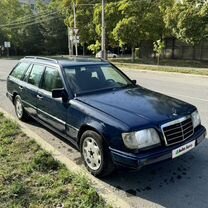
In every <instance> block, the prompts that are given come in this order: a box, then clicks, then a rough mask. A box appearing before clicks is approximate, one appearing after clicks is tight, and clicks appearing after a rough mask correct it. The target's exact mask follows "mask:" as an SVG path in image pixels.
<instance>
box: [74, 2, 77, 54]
mask: <svg viewBox="0 0 208 208" xmlns="http://www.w3.org/2000/svg"><path fill="white" fill-rule="evenodd" d="M73 11H74V29H77V20H76V4H75V3H73ZM75 51H76V56H78V47H77V34H76V33H75Z"/></svg>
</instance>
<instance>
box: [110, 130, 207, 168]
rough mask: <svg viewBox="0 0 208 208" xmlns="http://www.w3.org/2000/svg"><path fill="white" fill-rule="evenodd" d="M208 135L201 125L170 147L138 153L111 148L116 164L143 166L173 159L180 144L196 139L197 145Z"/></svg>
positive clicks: (129, 166) (130, 166)
mask: <svg viewBox="0 0 208 208" xmlns="http://www.w3.org/2000/svg"><path fill="white" fill-rule="evenodd" d="M205 136H206V129H205V128H204V127H203V126H200V128H199V129H197V131H196V132H195V133H194V135H193V136H192V137H190V138H189V139H187V140H185V141H184V142H181V143H179V144H176V145H172V146H169V147H166V146H161V147H159V148H155V149H151V150H148V151H143V152H139V153H136V154H133V153H127V152H122V151H119V150H116V149H113V148H110V151H111V155H112V159H113V162H114V163H115V164H116V165H120V166H124V167H128V168H134V169H137V168H141V167H143V166H146V165H150V164H153V163H157V162H160V161H163V160H168V159H172V151H173V150H174V149H176V148H178V147H180V146H183V145H185V144H187V143H189V142H192V141H194V140H195V141H196V146H197V145H198V144H199V143H201V142H202V141H203V140H204V139H205Z"/></svg>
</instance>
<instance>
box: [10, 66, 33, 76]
mask: <svg viewBox="0 0 208 208" xmlns="http://www.w3.org/2000/svg"><path fill="white" fill-rule="evenodd" d="M29 65H30V64H29V63H23V62H21V63H19V64H18V65H17V66H16V67H15V68H14V70H13V71H12V73H11V74H10V75H11V76H13V77H15V78H17V79H21V78H22V77H23V75H24V73H25V72H26V70H27V68H28V67H29Z"/></svg>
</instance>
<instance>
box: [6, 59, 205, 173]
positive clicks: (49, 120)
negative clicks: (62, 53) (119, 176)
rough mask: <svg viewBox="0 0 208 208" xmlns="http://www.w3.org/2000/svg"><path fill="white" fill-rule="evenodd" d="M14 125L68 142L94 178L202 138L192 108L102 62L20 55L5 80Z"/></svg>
mask: <svg viewBox="0 0 208 208" xmlns="http://www.w3.org/2000/svg"><path fill="white" fill-rule="evenodd" d="M7 96H8V97H9V98H10V99H11V101H12V102H13V104H14V106H15V110H16V115H17V117H18V118H19V119H20V120H26V119H27V118H28V117H32V118H34V119H35V120H37V121H38V122H40V123H41V124H43V125H45V126H46V127H47V128H50V129H52V130H53V131H55V132H56V133H58V134H60V135H61V136H63V137H65V138H67V139H68V140H70V141H71V142H72V143H73V144H74V145H76V147H77V148H78V149H79V150H80V152H81V155H82V158H83V161H84V163H85V166H86V167H87V169H88V170H89V171H90V172H91V173H92V174H93V175H95V176H104V175H107V174H110V173H111V172H112V171H113V170H114V168H115V167H116V166H124V167H128V168H135V169H136V168H140V167H142V166H145V165H149V164H152V163H156V162H159V161H162V160H166V159H173V158H176V157H178V156H180V155H182V154H184V153H186V152H188V151H189V150H191V149H193V148H195V146H196V145H198V144H199V143H200V142H201V141H202V140H204V138H205V136H206V129H205V128H204V127H203V126H202V125H201V122H200V117H199V114H198V111H197V109H196V107H195V106H193V105H190V104H188V103H185V102H183V101H180V100H178V99H175V98H172V97H169V96H166V95H163V94H160V93H157V92H153V91H150V90H148V89H145V88H143V87H141V86H139V85H137V84H136V81H134V80H130V79H129V78H128V77H127V76H126V75H125V74H124V73H123V72H121V71H120V70H119V69H118V68H117V67H115V66H114V65H112V64H111V63H109V62H105V61H99V60H97V61H96V62H95V61H91V62H89V61H85V62H81V61H70V60H59V61H57V60H54V59H47V58H42V57H25V58H24V59H22V60H20V61H19V63H18V64H17V65H16V66H15V68H14V69H13V70H12V72H11V73H10V74H9V76H8V80H7Z"/></svg>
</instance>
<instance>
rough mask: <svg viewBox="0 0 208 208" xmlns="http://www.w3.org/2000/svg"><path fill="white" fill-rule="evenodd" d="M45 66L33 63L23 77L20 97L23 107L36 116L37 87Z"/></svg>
mask: <svg viewBox="0 0 208 208" xmlns="http://www.w3.org/2000/svg"><path fill="white" fill-rule="evenodd" d="M44 69H45V66H44V65H41V64H33V65H32V66H31V69H30V70H28V71H27V72H26V74H25V77H24V79H23V83H22V85H21V87H22V93H21V98H22V102H23V105H24V109H25V110H26V111H27V112H28V113H29V114H30V115H31V116H33V117H36V116H37V101H38V97H37V95H38V88H39V84H40V81H41V78H42V75H43V72H44Z"/></svg>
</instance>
